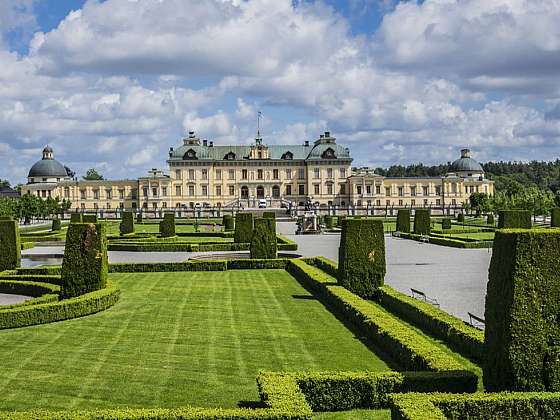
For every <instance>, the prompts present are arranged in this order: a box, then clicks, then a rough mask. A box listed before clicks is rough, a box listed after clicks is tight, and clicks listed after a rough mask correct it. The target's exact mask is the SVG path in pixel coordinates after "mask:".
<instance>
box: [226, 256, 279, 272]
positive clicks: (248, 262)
mask: <svg viewBox="0 0 560 420" xmlns="http://www.w3.org/2000/svg"><path fill="white" fill-rule="evenodd" d="M288 261H289V260H288V259H287V258H276V259H273V260H260V259H239V260H228V261H227V269H228V270H254V269H265V270H269V269H283V270H285V269H286V267H287V266H288Z"/></svg>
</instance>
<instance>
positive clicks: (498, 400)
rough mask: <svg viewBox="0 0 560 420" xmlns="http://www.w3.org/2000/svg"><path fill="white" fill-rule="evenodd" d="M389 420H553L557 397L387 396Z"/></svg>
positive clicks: (542, 394) (558, 408)
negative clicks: (389, 411)
mask: <svg viewBox="0 0 560 420" xmlns="http://www.w3.org/2000/svg"><path fill="white" fill-rule="evenodd" d="M389 403H390V407H391V419H392V420H395V419H396V420H427V419H429V420H463V419H469V420H494V419H500V420H520V419H523V420H556V419H558V413H559V412H560V393H552V392H499V393H488V394H484V393H475V394H461V395H459V394H439V393H433V394H420V393H408V394H391V395H390V397H389Z"/></svg>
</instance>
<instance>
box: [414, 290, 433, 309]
mask: <svg viewBox="0 0 560 420" xmlns="http://www.w3.org/2000/svg"><path fill="white" fill-rule="evenodd" d="M410 290H411V291H412V297H413V298H415V299H418V300H423V301H424V302H426V303H429V304H431V305H434V306H437V307H438V308H439V303H438V301H437V299H436V298H431V297H429V296H427V295H426V293H424V292H422V291H421V290H417V289H412V288H411V289H410Z"/></svg>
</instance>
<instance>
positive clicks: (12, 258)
mask: <svg viewBox="0 0 560 420" xmlns="http://www.w3.org/2000/svg"><path fill="white" fill-rule="evenodd" d="M20 264H21V243H20V239H19V226H18V223H17V221H15V220H13V219H12V218H9V217H4V218H3V219H2V220H0V271H4V270H13V269H15V268H17V267H19V266H20Z"/></svg>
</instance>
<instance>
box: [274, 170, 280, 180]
mask: <svg viewBox="0 0 560 420" xmlns="http://www.w3.org/2000/svg"><path fill="white" fill-rule="evenodd" d="M272 179H280V174H279V171H278V169H273V170H272Z"/></svg>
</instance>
